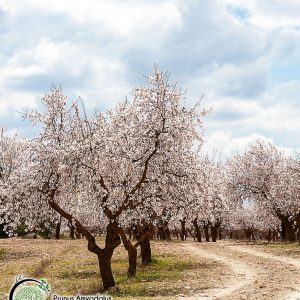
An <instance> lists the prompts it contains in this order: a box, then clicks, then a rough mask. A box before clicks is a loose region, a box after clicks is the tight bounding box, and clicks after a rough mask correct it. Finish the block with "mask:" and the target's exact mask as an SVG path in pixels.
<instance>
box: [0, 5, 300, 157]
mask: <svg viewBox="0 0 300 300" xmlns="http://www.w3.org/2000/svg"><path fill="white" fill-rule="evenodd" d="M229 6H230V7H231V8H233V9H228V8H229ZM1 8H2V10H4V13H2V12H1ZM299 13H300V2H299V1H296V0H287V1H284V2H283V1H279V0H274V1H271V0H268V1H267V0H261V1H259V0H252V1H244V0H211V1H206V0H200V1H182V0H163V1H156V0H151V1H147V2H146V1H138V0H126V1H120V0H119V1H117V0H113V1H107V2H103V1H97V0H86V1H79V0H74V1H72V3H71V2H70V1H68V0H61V1H55V2H53V1H50V0H48V1H35V0H24V1H17V0H4V1H1V3H0V14H1V16H2V18H1V19H0V38H1V41H2V43H1V45H0V50H1V51H0V67H1V68H0V89H1V94H0V115H1V116H3V118H2V119H5V117H7V116H8V115H9V114H11V112H12V111H15V110H23V109H24V108H25V107H33V106H35V105H37V102H36V101H37V99H38V98H40V97H41V96H42V94H43V93H44V92H47V91H48V89H49V87H50V85H51V83H52V82H53V83H55V84H62V87H63V89H64V90H65V92H66V94H67V95H68V96H70V97H78V96H82V98H83V99H84V102H85V104H86V106H87V108H89V109H90V108H93V107H95V106H97V107H98V108H100V109H103V108H107V107H110V106H112V105H113V104H115V103H116V102H117V101H120V100H123V99H124V97H125V95H128V94H129V91H130V89H131V87H132V86H133V85H136V84H138V83H139V82H140V81H141V80H140V77H139V74H138V72H142V73H147V72H149V71H150V68H151V66H152V64H153V63H154V62H156V63H158V64H159V65H160V67H161V68H162V69H168V70H169V71H171V75H172V78H174V79H175V80H179V84H180V86H182V87H184V88H185V87H186V88H188V94H187V96H188V98H187V99H188V100H186V101H187V103H188V104H191V103H192V102H195V101H196V99H197V100H198V99H199V97H200V96H201V95H202V94H203V93H204V95H205V101H204V103H203V104H204V105H205V106H206V107H212V108H213V112H212V113H211V115H210V116H209V117H208V118H207V122H206V123H205V128H204V129H205V131H206V134H207V136H206V137H207V139H208V144H207V146H206V147H208V148H209V149H210V150H213V148H214V147H216V148H218V149H220V150H222V152H224V153H226V155H229V154H231V153H233V152H234V151H237V150H239V151H240V150H241V149H243V147H244V145H246V144H247V143H248V142H249V141H251V140H253V139H254V138H257V137H262V138H264V137H266V138H268V139H273V141H274V142H275V143H276V144H278V145H280V146H282V147H285V148H287V149H290V148H295V149H298V148H300V141H299V142H297V140H298V138H295V137H298V136H299V134H300V129H299V128H300V126H299V117H298V116H299V115H300V101H299V95H300V83H299V79H300V74H299V78H293V76H294V75H293V74H291V73H289V74H288V76H285V74H282V73H281V69H280V68H281V67H282V66H288V67H290V66H293V67H294V68H295V69H297V64H298V65H299V67H300V58H299V57H300V42H299V41H300V29H299V25H300V24H299V23H300V21H299V17H298V16H299ZM239 14H240V15H239ZM274 66H276V67H278V66H279V67H278V68H277V69H278V70H279V71H278V70H277V69H276V68H274ZM274 70H275V71H274ZM276 70H277V71H276ZM286 70H287V71H286V72H289V71H288V70H289V69H288V68H287V69H286ZM274 72H275V73H276V72H277V74H274ZM276 76H277V77H276ZM295 76H296V75H295ZM275 77H276V78H277V79H276V81H274V78H275ZM278 78H279V79H278ZM292 79H293V80H292ZM0 125H2V124H0ZM12 127H17V124H16V123H15V124H13V125H12Z"/></svg>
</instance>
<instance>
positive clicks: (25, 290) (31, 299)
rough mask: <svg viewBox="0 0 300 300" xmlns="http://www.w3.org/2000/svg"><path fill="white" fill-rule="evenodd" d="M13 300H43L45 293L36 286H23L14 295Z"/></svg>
mask: <svg viewBox="0 0 300 300" xmlns="http://www.w3.org/2000/svg"><path fill="white" fill-rule="evenodd" d="M14 300H45V293H44V292H43V291H42V290H41V289H40V288H38V287H36V286H25V287H22V288H19V289H18V290H17V291H16V292H15V293H14Z"/></svg>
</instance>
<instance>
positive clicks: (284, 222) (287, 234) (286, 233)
mask: <svg viewBox="0 0 300 300" xmlns="http://www.w3.org/2000/svg"><path fill="white" fill-rule="evenodd" d="M277 216H278V218H279V219H280V221H281V239H282V241H286V240H287V241H289V242H294V241H295V239H296V234H295V228H294V227H293V222H291V221H290V220H289V218H288V216H284V215H282V214H278V215H277Z"/></svg>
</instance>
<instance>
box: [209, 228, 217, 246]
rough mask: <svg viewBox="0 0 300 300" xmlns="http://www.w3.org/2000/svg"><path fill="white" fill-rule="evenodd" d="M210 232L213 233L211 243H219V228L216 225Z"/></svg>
mask: <svg viewBox="0 0 300 300" xmlns="http://www.w3.org/2000/svg"><path fill="white" fill-rule="evenodd" d="M210 232H211V241H212V242H216V241H217V237H218V227H217V226H216V225H215V226H211V228H210Z"/></svg>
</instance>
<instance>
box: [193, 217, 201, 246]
mask: <svg viewBox="0 0 300 300" xmlns="http://www.w3.org/2000/svg"><path fill="white" fill-rule="evenodd" d="M193 225H194V226H195V230H196V238H197V242H199V243H200V242H202V240H201V230H200V227H199V225H198V218H195V219H194V220H193Z"/></svg>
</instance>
